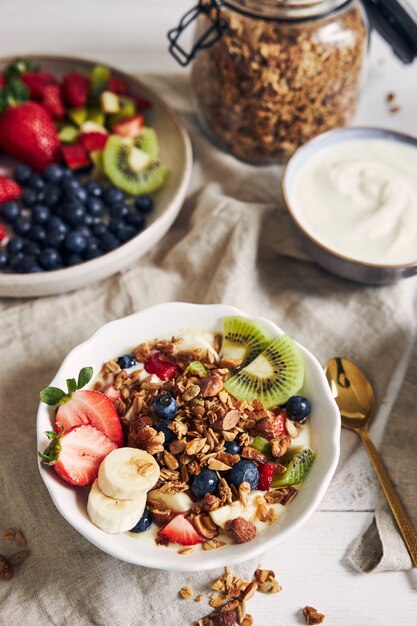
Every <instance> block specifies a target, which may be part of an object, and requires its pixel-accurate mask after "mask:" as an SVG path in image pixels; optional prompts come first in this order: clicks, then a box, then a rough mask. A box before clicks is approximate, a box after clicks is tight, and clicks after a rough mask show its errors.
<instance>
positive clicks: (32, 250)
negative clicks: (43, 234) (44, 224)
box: [25, 241, 41, 257]
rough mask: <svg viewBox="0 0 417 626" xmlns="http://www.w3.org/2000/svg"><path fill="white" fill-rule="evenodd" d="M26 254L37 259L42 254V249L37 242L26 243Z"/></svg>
mask: <svg viewBox="0 0 417 626" xmlns="http://www.w3.org/2000/svg"><path fill="white" fill-rule="evenodd" d="M25 253H26V254H27V255H28V256H34V257H37V256H39V255H40V253H41V247H40V245H39V244H38V243H36V241H26V243H25Z"/></svg>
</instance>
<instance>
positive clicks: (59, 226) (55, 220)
mask: <svg viewBox="0 0 417 626" xmlns="http://www.w3.org/2000/svg"><path fill="white" fill-rule="evenodd" d="M68 231H69V228H68V225H67V224H66V223H65V222H64V220H62V219H61V218H60V217H58V216H56V215H53V216H52V217H51V219H50V220H49V222H48V232H50V233H51V232H58V233H62V234H63V235H67V234H68Z"/></svg>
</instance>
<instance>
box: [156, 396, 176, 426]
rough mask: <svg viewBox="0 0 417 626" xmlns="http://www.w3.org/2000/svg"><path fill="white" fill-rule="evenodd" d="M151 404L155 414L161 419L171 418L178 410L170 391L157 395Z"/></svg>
mask: <svg viewBox="0 0 417 626" xmlns="http://www.w3.org/2000/svg"><path fill="white" fill-rule="evenodd" d="M153 406H154V410H155V415H156V416H157V417H159V418H160V419H163V420H172V419H173V418H174V417H175V415H176V413H177V411H178V404H177V402H176V400H175V398H174V397H173V396H172V395H171V394H170V393H160V394H159V395H157V396H156V398H155V401H154V405H153Z"/></svg>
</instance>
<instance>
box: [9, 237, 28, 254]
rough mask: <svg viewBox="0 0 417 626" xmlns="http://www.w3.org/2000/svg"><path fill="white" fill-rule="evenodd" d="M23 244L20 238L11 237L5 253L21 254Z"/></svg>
mask: <svg viewBox="0 0 417 626" xmlns="http://www.w3.org/2000/svg"><path fill="white" fill-rule="evenodd" d="M24 245H25V242H24V239H22V237H12V238H11V239H9V242H8V244H7V252H8V253H9V254H10V256H11V255H14V254H17V253H18V252H22V250H23V248H24Z"/></svg>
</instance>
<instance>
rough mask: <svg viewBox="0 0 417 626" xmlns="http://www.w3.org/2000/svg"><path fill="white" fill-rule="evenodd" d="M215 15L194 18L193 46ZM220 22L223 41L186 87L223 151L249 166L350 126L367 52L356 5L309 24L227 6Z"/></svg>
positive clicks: (202, 55) (200, 61) (203, 57)
mask: <svg viewBox="0 0 417 626" xmlns="http://www.w3.org/2000/svg"><path fill="white" fill-rule="evenodd" d="M207 3H208V2H207ZM236 4H237V5H241V6H242V7H243V8H244V9H245V8H246V6H247V5H246V2H243V1H242V2H240V1H239V2H236ZM253 5H254V3H253V4H252V7H253ZM255 11H256V9H255ZM216 15H217V13H216V11H215V10H214V9H211V10H207V12H206V13H204V14H202V15H200V17H199V22H198V27H197V31H196V39H198V38H199V37H201V36H202V34H203V33H204V32H205V31H207V30H208V29H209V28H210V27H212V26H213V24H212V22H213V21H214V20H215V18H216ZM221 17H222V20H223V22H224V25H225V29H224V31H223V34H222V37H221V38H220V39H219V41H217V43H216V44H215V45H213V46H211V47H208V48H207V49H204V50H201V51H200V52H199V54H198V55H197V56H196V59H195V61H194V64H193V70H192V82H193V87H194V92H195V95H196V99H197V106H198V111H199V114H200V117H201V118H202V121H203V124H204V126H205V127H208V129H209V131H210V132H211V134H212V135H214V137H215V139H216V140H217V141H218V142H220V143H221V144H222V145H223V146H224V147H225V148H226V149H227V150H228V151H230V152H231V153H232V154H233V155H235V156H237V157H238V158H240V159H243V160H245V161H250V162H256V163H266V162H271V161H276V160H277V159H286V158H288V157H289V156H290V155H291V154H292V153H293V152H294V150H295V149H296V148H297V147H298V146H300V145H302V144H303V143H305V142H306V141H308V140H309V139H311V138H312V137H314V136H316V135H318V134H320V133H322V132H324V131H326V130H329V129H332V128H338V127H343V126H346V125H347V124H348V123H349V122H350V120H351V119H352V117H353V114H354V113H355V110H356V107H357V102H358V98H359V93H360V87H361V80H362V69H363V62H364V57H365V54H366V45H367V27H366V23H365V19H364V14H363V11H362V9H361V7H360V6H359V3H358V2H357V1H356V0H354V1H353V2H351V3H350V4H348V6H347V7H346V8H344V9H343V10H340V11H337V12H334V13H332V14H331V15H328V16H325V17H323V18H321V19H320V18H319V19H315V20H312V21H304V22H303V21H301V20H295V21H294V22H292V23H291V21H290V22H288V21H285V20H284V21H279V19H275V20H268V19H262V17H261V14H260V13H258V15H256V16H250V15H249V16H248V15H244V14H241V13H240V12H238V11H234V10H233V7H230V6H229V7H227V8H225V7H223V8H222V11H221Z"/></svg>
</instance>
